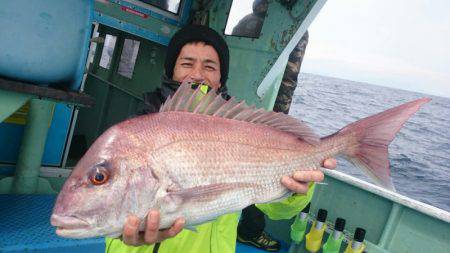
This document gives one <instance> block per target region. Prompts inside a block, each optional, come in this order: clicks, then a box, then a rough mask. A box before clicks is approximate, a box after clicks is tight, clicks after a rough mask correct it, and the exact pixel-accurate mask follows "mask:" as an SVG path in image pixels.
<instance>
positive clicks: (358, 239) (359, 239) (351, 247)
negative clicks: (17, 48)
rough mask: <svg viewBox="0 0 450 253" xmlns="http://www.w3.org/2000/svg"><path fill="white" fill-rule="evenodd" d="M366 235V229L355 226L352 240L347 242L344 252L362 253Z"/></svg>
mask: <svg viewBox="0 0 450 253" xmlns="http://www.w3.org/2000/svg"><path fill="white" fill-rule="evenodd" d="M365 236H366V230H364V229H362V228H356V230H355V235H354V236H353V240H352V241H351V242H350V243H349V244H348V246H347V248H346V249H345V251H344V253H362V252H363V251H364V249H365V248H366V245H365V244H364V237H365Z"/></svg>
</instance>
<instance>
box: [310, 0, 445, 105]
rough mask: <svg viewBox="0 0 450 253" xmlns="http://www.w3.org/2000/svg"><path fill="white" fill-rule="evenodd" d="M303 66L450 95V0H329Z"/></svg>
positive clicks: (318, 71) (315, 26) (313, 28)
mask: <svg viewBox="0 0 450 253" xmlns="http://www.w3.org/2000/svg"><path fill="white" fill-rule="evenodd" d="M302 71H303V72H309V73H315V74H321V75H326V76H334V77H339V78H344V79H349V80H354V81H363V82H368V83H373V84H378V85H383V86H389V87H395V88H400V89H407V90H413V91H419V92H423V93H428V94H434V95H438V96H446V97H450V0H433V1H425V0H395V1H388V0H358V1H355V0H328V1H327V3H326V4H325V6H324V7H323V9H322V11H321V12H320V13H319V14H318V16H317V17H316V19H315V20H314V21H313V23H312V25H311V26H310V29H309V44H308V48H307V49H306V56H305V59H304V61H303V65H302Z"/></svg>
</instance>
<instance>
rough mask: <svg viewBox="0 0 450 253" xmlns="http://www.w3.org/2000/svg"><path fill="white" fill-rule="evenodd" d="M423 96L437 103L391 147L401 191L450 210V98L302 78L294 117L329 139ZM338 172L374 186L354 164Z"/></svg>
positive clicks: (412, 122) (419, 114) (412, 121)
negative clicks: (345, 128) (339, 131)
mask: <svg viewBox="0 0 450 253" xmlns="http://www.w3.org/2000/svg"><path fill="white" fill-rule="evenodd" d="M422 97H430V98H432V101H431V102H430V103H428V104H426V105H425V106H423V107H422V109H421V110H419V111H418V112H417V113H416V114H415V115H414V116H413V117H412V118H410V120H409V121H408V122H407V123H406V124H405V125H404V127H403V128H402V129H401V131H400V132H399V133H398V134H397V136H396V138H395V139H394V141H393V142H392V143H391V145H390V146H389V159H390V162H391V175H392V178H393V182H394V185H395V188H396V190H397V192H399V193H400V194H403V195H405V196H408V197H410V198H412V199H416V200H419V201H422V202H424V203H427V204H430V205H433V206H436V207H438V208H441V209H444V210H447V211H450V98H444V97H437V96H431V95H428V94H421V93H416V92H410V91H404V90H398V89H392V88H387V87H382V86H376V85H371V84H367V83H361V82H354V81H348V80H343V79H337V78H331V77H325V76H319V75H312V74H306V73H302V74H300V76H299V82H298V87H297V90H296V91H295V94H294V97H293V102H292V106H291V110H290V114H291V115H292V116H294V117H296V118H300V119H302V120H304V121H306V122H307V123H308V124H309V125H310V126H311V127H313V129H314V130H315V131H316V132H317V133H318V134H320V135H321V136H325V135H328V134H332V133H334V132H336V131H337V130H339V129H340V128H342V127H344V126H345V125H347V124H349V123H351V122H354V121H356V120H358V119H361V118H363V117H367V116H370V115H372V114H374V113H378V112H381V111H383V110H386V109H388V108H391V107H394V106H397V105H399V104H402V103H405V102H408V101H411V100H414V99H417V98H422ZM338 170H340V171H343V172H345V173H348V174H350V175H353V176H355V177H357V178H360V179H363V180H365V181H368V182H372V180H371V179H370V178H368V177H366V176H365V175H364V174H362V172H360V171H359V169H357V168H356V167H355V166H354V165H352V164H351V163H349V162H347V161H346V160H344V159H341V158H339V159H338Z"/></svg>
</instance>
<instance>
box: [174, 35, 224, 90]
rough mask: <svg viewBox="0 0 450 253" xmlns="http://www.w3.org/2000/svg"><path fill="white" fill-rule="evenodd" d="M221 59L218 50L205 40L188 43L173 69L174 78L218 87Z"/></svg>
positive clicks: (179, 80) (182, 49)
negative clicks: (204, 41)
mask: <svg viewBox="0 0 450 253" xmlns="http://www.w3.org/2000/svg"><path fill="white" fill-rule="evenodd" d="M220 77H221V76H220V61H219V55H218V54H217V52H216V50H215V49H214V48H213V47H212V46H210V45H206V44H205V43H203V42H193V43H188V44H186V45H184V46H183V48H181V52H180V54H179V55H178V58H177V61H176V62H175V68H174V70H173V78H172V79H173V80H175V81H178V82H183V81H185V80H192V81H195V82H205V83H206V84H208V86H210V87H211V88H215V89H218V88H219V87H220V86H221V84H220Z"/></svg>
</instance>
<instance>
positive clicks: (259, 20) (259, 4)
mask: <svg viewBox="0 0 450 253" xmlns="http://www.w3.org/2000/svg"><path fill="white" fill-rule="evenodd" d="M268 7H269V3H268V2H267V0H255V1H253V4H252V9H253V12H252V13H250V14H248V15H246V16H245V17H243V18H242V19H241V20H239V22H238V23H237V25H236V26H235V27H234V28H233V31H232V32H231V34H232V35H234V36H243V37H250V38H258V37H259V34H260V33H261V29H262V26H263V23H264V19H265V17H266V13H267V9H268Z"/></svg>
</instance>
